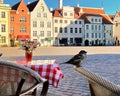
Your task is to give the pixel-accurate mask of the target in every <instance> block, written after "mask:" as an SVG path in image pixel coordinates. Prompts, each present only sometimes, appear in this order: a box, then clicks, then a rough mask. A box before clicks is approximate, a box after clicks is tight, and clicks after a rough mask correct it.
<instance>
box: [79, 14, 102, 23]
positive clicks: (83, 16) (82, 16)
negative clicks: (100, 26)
mask: <svg viewBox="0 0 120 96" xmlns="http://www.w3.org/2000/svg"><path fill="white" fill-rule="evenodd" d="M88 16H96V17H102V16H101V15H100V14H91V13H81V14H80V17H79V19H84V21H85V23H90V21H89V20H88V18H87V17H88Z"/></svg>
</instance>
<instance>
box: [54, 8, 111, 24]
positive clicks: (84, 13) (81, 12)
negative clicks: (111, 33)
mask: <svg viewBox="0 0 120 96" xmlns="http://www.w3.org/2000/svg"><path fill="white" fill-rule="evenodd" d="M52 13H53V16H54V17H61V18H62V17H63V9H60V8H57V9H55V10H53V11H52ZM88 16H97V17H102V23H103V24H112V20H111V18H110V17H109V16H108V15H107V14H105V12H104V9H103V8H86V7H74V18H75V19H84V20H85V23H90V21H89V20H88V19H87V17H88Z"/></svg>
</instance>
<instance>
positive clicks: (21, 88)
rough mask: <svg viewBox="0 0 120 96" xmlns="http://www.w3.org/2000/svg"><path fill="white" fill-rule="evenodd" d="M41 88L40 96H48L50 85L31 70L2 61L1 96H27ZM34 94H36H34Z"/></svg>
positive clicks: (0, 70)
mask: <svg viewBox="0 0 120 96" xmlns="http://www.w3.org/2000/svg"><path fill="white" fill-rule="evenodd" d="M40 84H42V87H41V91H40V93H41V94H39V96H46V95H47V91H48V87H49V83H48V81H47V80H46V79H44V78H42V77H40V75H39V74H38V73H37V72H35V71H33V70H32V69H30V68H27V67H25V66H23V65H18V64H14V63H12V62H6V61H0V96H25V95H26V94H29V93H32V95H34V96H36V91H35V90H36V88H37V87H38V86H40ZM33 93H34V94H33Z"/></svg>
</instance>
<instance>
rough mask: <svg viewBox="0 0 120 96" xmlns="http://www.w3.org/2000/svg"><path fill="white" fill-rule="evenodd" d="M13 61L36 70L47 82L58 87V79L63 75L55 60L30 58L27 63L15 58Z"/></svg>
mask: <svg viewBox="0 0 120 96" xmlns="http://www.w3.org/2000/svg"><path fill="white" fill-rule="evenodd" d="M15 62H16V63H17V64H21V65H24V66H26V67H29V68H31V69H32V70H34V71H36V72H37V73H38V74H39V75H40V76H41V77H43V78H45V79H47V80H48V81H49V84H50V85H53V87H55V88H57V87H58V84H59V81H60V79H62V78H63V77H64V75H63V73H62V71H61V68H60V66H59V65H58V62H57V61H56V60H32V61H31V62H28V63H27V62H26V61H24V60H17V61H15Z"/></svg>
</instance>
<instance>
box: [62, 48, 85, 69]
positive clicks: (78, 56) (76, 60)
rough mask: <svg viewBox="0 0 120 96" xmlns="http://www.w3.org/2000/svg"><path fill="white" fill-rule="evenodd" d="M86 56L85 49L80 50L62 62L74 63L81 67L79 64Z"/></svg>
mask: <svg viewBox="0 0 120 96" xmlns="http://www.w3.org/2000/svg"><path fill="white" fill-rule="evenodd" d="M86 57H87V52H86V51H85V50H81V51H80V52H79V53H78V54H76V55H75V56H73V57H72V58H71V59H70V60H68V61H67V62H64V63H68V64H72V65H75V66H76V67H81V64H82V63H83V62H84V60H85V59H86Z"/></svg>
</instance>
